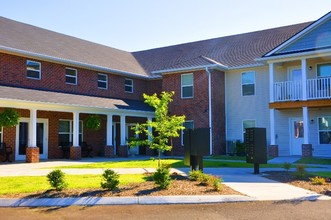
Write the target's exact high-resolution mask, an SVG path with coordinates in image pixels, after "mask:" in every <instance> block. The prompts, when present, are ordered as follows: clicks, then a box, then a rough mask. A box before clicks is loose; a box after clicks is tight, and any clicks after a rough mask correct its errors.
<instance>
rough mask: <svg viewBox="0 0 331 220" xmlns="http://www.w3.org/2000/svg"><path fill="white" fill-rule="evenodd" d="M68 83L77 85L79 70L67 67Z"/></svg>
mask: <svg viewBox="0 0 331 220" xmlns="http://www.w3.org/2000/svg"><path fill="white" fill-rule="evenodd" d="M66 83H67V84H72V85H77V70H76V69H71V68H66Z"/></svg>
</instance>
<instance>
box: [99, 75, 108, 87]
mask: <svg viewBox="0 0 331 220" xmlns="http://www.w3.org/2000/svg"><path fill="white" fill-rule="evenodd" d="M98 88H99V89H108V75H107V74H102V73H98Z"/></svg>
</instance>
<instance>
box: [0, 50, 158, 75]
mask: <svg viewBox="0 0 331 220" xmlns="http://www.w3.org/2000/svg"><path fill="white" fill-rule="evenodd" d="M0 51H5V52H10V53H14V54H18V55H24V56H29V57H33V58H35V59H42V60H49V61H55V62H60V63H65V64H68V65H72V66H79V67H83V68H89V69H94V70H96V71H103V72H109V73H115V74H120V75H125V76H129V77H133V78H143V79H150V78H156V77H155V76H154V77H151V76H142V75H139V74H136V73H132V72H126V71H121V70H117V69H111V68H107V67H102V66H96V65H91V64H88V63H82V62H78V61H73V60H67V59H64V58H59V57H53V56H48V55H44V54H39V53H34V52H29V51H25V50H20V49H15V48H11V47H6V46H2V45H0Z"/></svg>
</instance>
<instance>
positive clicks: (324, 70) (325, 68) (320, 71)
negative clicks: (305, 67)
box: [317, 63, 331, 77]
mask: <svg viewBox="0 0 331 220" xmlns="http://www.w3.org/2000/svg"><path fill="white" fill-rule="evenodd" d="M330 76H331V63H324V64H317V77H330Z"/></svg>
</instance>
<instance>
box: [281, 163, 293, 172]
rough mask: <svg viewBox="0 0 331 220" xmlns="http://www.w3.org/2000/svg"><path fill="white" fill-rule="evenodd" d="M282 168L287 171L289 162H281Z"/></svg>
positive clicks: (289, 166)
mask: <svg viewBox="0 0 331 220" xmlns="http://www.w3.org/2000/svg"><path fill="white" fill-rule="evenodd" d="M283 168H284V169H285V170H286V171H287V172H288V171H289V170H290V168H291V163H289V162H285V163H283Z"/></svg>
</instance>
